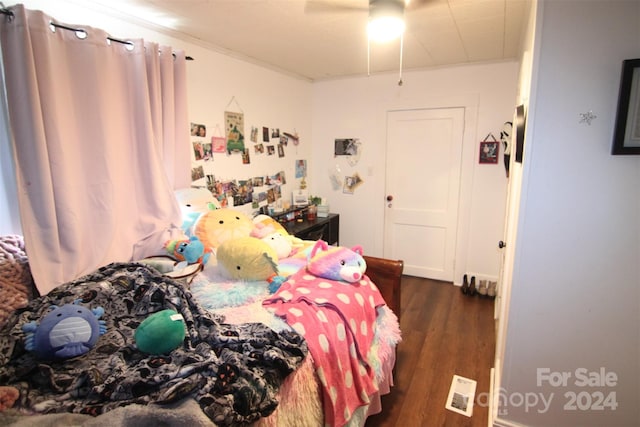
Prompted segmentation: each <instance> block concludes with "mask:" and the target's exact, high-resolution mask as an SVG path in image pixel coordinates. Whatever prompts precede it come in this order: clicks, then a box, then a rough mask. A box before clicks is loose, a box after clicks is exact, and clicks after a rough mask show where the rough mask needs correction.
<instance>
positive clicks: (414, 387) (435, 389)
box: [366, 276, 495, 427]
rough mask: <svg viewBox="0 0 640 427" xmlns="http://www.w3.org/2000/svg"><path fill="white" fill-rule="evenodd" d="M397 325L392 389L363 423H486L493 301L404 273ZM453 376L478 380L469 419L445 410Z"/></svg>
mask: <svg viewBox="0 0 640 427" xmlns="http://www.w3.org/2000/svg"><path fill="white" fill-rule="evenodd" d="M400 328H401V330H402V336H403V340H402V342H401V343H400V345H399V346H398V354H397V362H396V374H395V387H393V389H392V391H391V393H390V394H389V395H386V396H384V397H383V399H382V408H383V411H382V413H381V414H378V415H375V416H372V417H370V418H369V419H368V420H367V424H366V426H367V427H376V426H383V427H391V426H398V427H418V426H420V427H431V426H447V427H457V426H461V427H462V426H464V427H480V426H482V427H486V426H487V417H488V407H487V403H488V399H487V397H488V392H489V382H490V379H489V377H490V370H491V367H492V366H493V357H494V348H495V331H494V320H493V300H491V299H486V298H480V297H478V296H475V297H470V296H466V295H463V294H462V292H461V291H460V287H457V286H454V285H453V284H451V283H447V282H438V281H434V280H429V279H421V278H417V277H411V276H403V278H402V314H401V317H400ZM454 374H456V375H461V376H463V377H467V378H470V379H473V380H476V381H477V382H478V384H477V389H476V402H475V404H474V408H473V416H472V417H466V416H464V415H461V414H458V413H456V412H452V411H450V410H448V409H445V403H446V400H447V395H448V393H449V387H450V386H451V379H452V378H453V375H454Z"/></svg>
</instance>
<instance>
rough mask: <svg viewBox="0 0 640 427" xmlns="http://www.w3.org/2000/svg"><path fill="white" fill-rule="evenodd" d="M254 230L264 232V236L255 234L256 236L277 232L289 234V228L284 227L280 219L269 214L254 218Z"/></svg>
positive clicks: (258, 232)
mask: <svg viewBox="0 0 640 427" xmlns="http://www.w3.org/2000/svg"><path fill="white" fill-rule="evenodd" d="M253 225H254V227H255V228H254V231H253V233H256V234H263V235H262V236H254V237H264V234H271V233H275V232H280V233H282V234H283V235H287V234H289V233H288V232H287V229H286V228H284V226H283V225H282V224H280V223H279V222H278V221H276V220H275V219H273V218H272V217H270V216H269V215H264V214H260V215H256V216H255V217H254V218H253Z"/></svg>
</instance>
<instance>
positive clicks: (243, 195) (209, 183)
mask: <svg viewBox="0 0 640 427" xmlns="http://www.w3.org/2000/svg"><path fill="white" fill-rule="evenodd" d="M261 128H262V138H261V140H259V136H260V134H259V133H260V127H257V126H252V127H251V128H250V133H249V140H250V141H251V143H252V144H253V153H251V150H250V147H248V146H247V145H246V144H245V136H244V135H245V120H244V113H242V112H230V111H225V113H224V131H223V130H222V129H221V128H220V126H219V125H218V124H216V125H215V126H207V125H206V124H203V123H200V122H192V123H191V143H192V147H193V153H194V159H195V163H194V165H193V166H192V169H191V181H192V186H194V187H206V188H207V189H209V191H211V193H212V194H213V195H214V196H215V197H216V199H218V200H219V201H220V204H221V205H222V206H241V205H246V204H251V205H252V208H256V209H257V208H260V207H262V206H265V205H267V204H271V203H274V202H276V201H278V200H279V199H281V198H282V192H281V188H280V186H281V185H283V184H286V179H285V173H284V171H279V172H275V173H274V174H273V175H268V176H260V177H252V178H247V179H217V178H216V177H215V176H214V174H213V173H212V172H213V164H209V162H213V161H214V155H218V156H219V155H221V154H222V153H224V154H225V157H227V158H228V157H233V156H234V155H236V154H238V158H239V159H241V161H242V164H245V165H249V164H251V155H252V154H254V155H267V156H277V157H278V158H284V157H285V147H286V146H287V145H288V144H289V142H292V143H293V144H294V145H298V143H299V141H300V138H299V136H298V134H297V132H294V133H289V132H281V131H280V128H277V127H267V126H262V127H261Z"/></svg>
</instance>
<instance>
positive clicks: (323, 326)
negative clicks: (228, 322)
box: [263, 270, 385, 426]
mask: <svg viewBox="0 0 640 427" xmlns="http://www.w3.org/2000/svg"><path fill="white" fill-rule="evenodd" d="M384 304H385V302H384V300H383V298H382V296H381V295H380V292H379V291H378V288H377V287H376V286H375V285H374V284H373V283H372V282H371V281H370V280H369V278H368V277H367V276H364V278H363V279H362V280H360V281H359V282H356V283H346V282H340V281H334V280H328V279H322V278H318V277H316V276H313V275H311V274H309V273H307V272H306V271H305V270H301V271H299V272H298V273H296V274H294V275H293V276H291V277H290V278H289V279H288V280H287V281H286V282H285V283H284V284H283V285H282V287H281V288H280V289H279V290H278V292H277V293H276V294H275V295H274V296H273V297H271V298H269V299H267V300H265V301H264V302H263V305H265V306H267V307H271V308H272V309H273V311H274V312H275V314H276V315H278V316H280V317H282V318H283V319H285V320H286V322H287V323H288V324H289V325H291V326H292V327H293V328H294V329H295V330H296V331H297V332H298V333H300V334H301V335H303V336H304V337H305V339H306V340H307V345H308V347H309V351H310V353H311V355H312V356H313V359H314V361H315V363H316V372H317V374H318V377H319V378H320V381H321V383H322V389H323V401H324V414H325V424H327V425H335V426H342V425H345V424H346V423H347V422H348V420H349V419H350V418H351V416H352V414H353V413H354V412H355V410H356V409H357V408H359V407H361V406H365V405H367V404H369V396H370V395H372V394H374V393H376V392H377V391H378V389H377V386H376V381H375V372H374V369H373V368H372V367H371V366H370V365H369V363H368V359H369V354H368V353H369V351H370V349H371V348H372V343H373V339H374V334H375V327H376V316H377V310H376V309H377V308H378V307H381V306H383V305H384Z"/></svg>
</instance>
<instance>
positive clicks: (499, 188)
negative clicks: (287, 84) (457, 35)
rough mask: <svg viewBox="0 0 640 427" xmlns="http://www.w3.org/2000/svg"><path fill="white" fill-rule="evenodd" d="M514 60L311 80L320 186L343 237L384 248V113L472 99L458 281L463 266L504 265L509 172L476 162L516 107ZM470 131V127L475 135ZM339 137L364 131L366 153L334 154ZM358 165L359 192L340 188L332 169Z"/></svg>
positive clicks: (473, 269) (490, 273) (488, 272)
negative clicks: (350, 158) (501, 247)
mask: <svg viewBox="0 0 640 427" xmlns="http://www.w3.org/2000/svg"><path fill="white" fill-rule="evenodd" d="M517 71H518V64H517V63H516V62H504V63H495V64H484V65H473V66H461V67H450V68H443V69H435V70H427V71H414V72H405V74H404V79H403V80H404V84H403V85H402V86H401V87H399V86H398V85H397V75H396V74H387V75H380V76H371V77H365V78H348V79H340V80H332V81H326V82H318V83H314V85H313V100H314V103H313V166H312V167H313V170H312V176H313V182H314V189H315V191H317V192H318V193H320V194H321V195H322V196H324V197H326V198H327V199H328V200H329V203H330V205H331V210H332V211H333V212H337V213H340V214H341V217H340V236H341V237H340V243H341V244H343V245H345V246H353V245H356V244H360V245H362V246H363V248H364V249H365V251H366V252H367V253H369V254H371V255H375V256H382V253H383V240H382V238H383V227H384V209H385V196H386V194H385V163H384V153H385V149H386V148H385V144H386V138H385V133H386V122H385V120H386V119H385V117H386V116H385V114H386V112H387V111H388V110H390V109H411V108H429V107H432V108H433V107H441V106H451V105H461V104H462V105H465V104H466V105H467V106H468V107H470V108H469V109H468V110H467V114H468V116H467V117H466V120H467V122H466V129H465V132H466V136H468V138H465V141H470V142H468V143H467V144H466V146H465V147H464V148H463V156H464V159H463V171H462V183H461V186H462V189H461V190H462V191H461V204H460V207H461V209H460V215H461V221H460V229H459V236H458V243H457V245H458V251H457V254H458V255H457V259H456V276H455V281H456V282H458V283H459V282H461V281H462V274H464V273H470V274H475V275H476V276H479V277H486V278H492V279H496V277H497V275H498V270H499V265H500V253H499V251H498V247H497V243H498V241H499V240H501V239H502V235H503V224H504V207H505V191H506V183H507V179H506V174H505V168H504V165H503V162H502V149H501V151H500V162H499V164H497V165H487V164H482V165H481V164H478V148H479V142H480V141H482V140H483V139H484V138H485V137H486V136H487V135H488V134H489V133H492V134H493V135H494V136H495V137H496V138H500V131H501V130H502V126H503V123H504V122H505V121H510V120H511V118H512V117H513V111H514V108H515V98H516V88H517ZM469 134H470V135H469ZM335 138H359V139H360V140H361V142H362V147H363V151H362V156H361V158H360V160H359V163H358V164H357V165H356V166H350V165H349V164H348V163H347V160H346V159H345V158H344V157H342V156H341V157H334V156H333V144H334V139H335ZM336 165H337V166H338V167H339V168H340V170H341V172H342V175H353V174H354V173H356V172H357V173H358V174H359V175H360V176H361V177H362V178H363V180H364V184H363V185H362V186H360V187H359V188H358V189H357V190H356V191H355V193H354V194H353V195H349V194H344V193H343V192H342V190H341V189H339V190H334V189H333V187H332V185H331V182H330V180H329V170H330V169H334V168H335V166H336Z"/></svg>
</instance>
